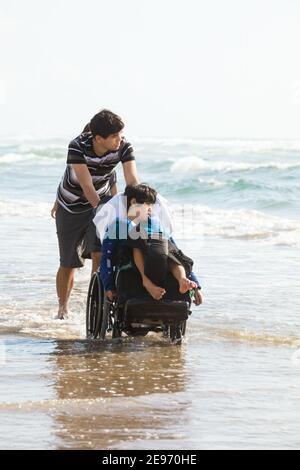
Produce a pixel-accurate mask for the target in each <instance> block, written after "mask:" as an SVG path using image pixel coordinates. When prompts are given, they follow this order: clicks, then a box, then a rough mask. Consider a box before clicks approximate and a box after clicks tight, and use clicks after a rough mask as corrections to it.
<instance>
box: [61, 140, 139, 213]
mask: <svg viewBox="0 0 300 470" xmlns="http://www.w3.org/2000/svg"><path fill="white" fill-rule="evenodd" d="M132 160H135V157H134V155H133V148H132V146H131V145H130V143H129V142H126V140H125V139H124V138H123V140H122V142H121V145H120V147H119V149H118V150H108V151H107V152H106V153H105V154H104V155H102V156H101V157H98V156H97V155H96V154H95V152H94V150H93V136H92V134H91V133H90V132H86V133H83V134H81V135H80V136H78V137H76V139H74V140H72V141H71V142H70V144H69V149H68V157H67V167H66V170H65V172H64V175H63V177H62V180H61V182H60V184H59V186H58V189H57V201H58V203H59V204H60V205H61V206H63V207H64V208H65V209H66V210H67V211H68V212H71V213H73V214H78V213H81V212H87V211H89V210H91V207H92V206H91V204H90V203H89V201H88V200H87V199H86V197H85V195H84V193H83V190H82V188H81V186H80V184H79V182H78V179H77V177H76V175H75V171H74V169H73V167H72V164H73V163H75V164H77V163H82V164H85V165H87V167H88V169H89V172H90V174H91V177H92V181H93V185H94V188H95V190H96V191H97V193H98V195H99V197H100V198H101V197H102V196H106V195H108V194H109V191H110V186H111V185H112V184H113V183H114V182H115V181H116V176H115V175H116V172H115V167H116V165H117V164H118V163H119V162H122V163H126V162H130V161H132Z"/></svg>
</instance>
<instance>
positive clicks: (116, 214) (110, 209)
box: [93, 193, 173, 243]
mask: <svg viewBox="0 0 300 470" xmlns="http://www.w3.org/2000/svg"><path fill="white" fill-rule="evenodd" d="M151 214H152V215H153V216H154V217H157V218H158V219H159V221H160V224H161V228H162V230H163V232H164V233H165V234H167V235H168V236H169V237H170V236H171V235H172V233H173V226H172V219H171V213H170V211H169V208H168V203H167V200H166V199H165V198H164V197H163V196H161V195H160V194H157V197H156V202H155V204H153V206H152V209H151ZM117 218H118V219H119V220H124V221H125V220H127V198H126V196H124V193H118V194H116V195H115V196H113V197H112V198H111V199H110V200H109V201H108V202H106V203H105V204H104V205H103V206H102V207H101V208H100V209H99V211H98V212H97V214H96V216H95V217H94V219H93V222H94V224H95V225H96V229H97V235H98V237H99V238H100V241H101V243H103V240H104V236H105V233H106V231H107V229H108V227H110V232H111V229H112V232H114V233H115V229H114V230H113V227H115V226H116V219H117ZM122 235H123V236H122ZM110 238H111V233H110ZM120 238H127V237H126V234H120Z"/></svg>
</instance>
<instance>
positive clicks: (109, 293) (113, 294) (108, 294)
mask: <svg viewBox="0 0 300 470" xmlns="http://www.w3.org/2000/svg"><path fill="white" fill-rule="evenodd" d="M105 295H106V297H107V298H108V299H109V300H110V301H111V302H112V301H113V300H114V299H116V298H117V293H116V291H113V290H107V291H106V292H105Z"/></svg>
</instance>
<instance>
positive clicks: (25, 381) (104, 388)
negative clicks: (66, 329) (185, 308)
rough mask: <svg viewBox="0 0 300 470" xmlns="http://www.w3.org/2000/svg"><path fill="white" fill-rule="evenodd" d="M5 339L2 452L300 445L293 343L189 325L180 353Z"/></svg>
mask: <svg viewBox="0 0 300 470" xmlns="http://www.w3.org/2000/svg"><path fill="white" fill-rule="evenodd" d="M193 323H194V325H193V326H194V327H195V326H196V325H197V323H198V321H197V320H194V322H193ZM0 338H1V345H2V363H1V365H0V368H1V387H0V415H1V436H0V447H1V448H2V449H16V448H18V449H203V448H204V449H205V448H253V447H255V448H266V447H268V448H278V447H285V448H297V446H299V436H300V425H299V420H297V419H295V410H296V409H297V406H298V400H299V385H300V379H299V364H298V363H297V361H295V360H294V361H293V360H292V359H293V358H292V353H293V351H294V349H292V348H291V346H290V345H287V344H276V343H275V344H274V343H273V342H272V341H270V340H269V339H268V338H265V339H263V338H261V339H259V338H256V339H255V338H246V341H245V338H235V337H228V335H227V337H222V332H221V331H213V330H209V329H206V330H205V331H202V334H201V335H199V333H195V332H193V331H192V329H191V325H190V327H189V330H188V337H187V340H186V341H185V343H184V344H183V345H182V346H181V347H179V346H173V345H170V344H169V343H168V342H167V341H166V340H163V339H162V338H161V337H159V336H158V335H152V336H150V337H146V338H142V339H138V338H135V339H130V338H124V339H123V340H122V341H121V342H120V341H112V340H108V341H107V342H105V343H100V342H98V341H92V342H91V341H86V340H75V341H74V340H66V341H64V340H45V339H38V338H32V337H30V336H19V335H7V336H6V335H5V336H1V337H0ZM278 355H279V356H280V362H281V366H280V367H276V362H275V357H276V356H278ZM294 359H295V357H294Z"/></svg>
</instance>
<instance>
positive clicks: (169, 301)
mask: <svg viewBox="0 0 300 470" xmlns="http://www.w3.org/2000/svg"><path fill="white" fill-rule="evenodd" d="M170 276H171V275H170ZM139 281H140V280H139V279H138V275H137V273H134V270H133V269H132V268H129V269H128V268H127V269H126V268H125V269H122V268H121V269H119V270H118V271H117V274H116V289H117V300H115V301H110V300H109V299H108V298H107V297H106V296H105V294H104V289H103V284H102V281H101V278H100V273H99V271H97V272H96V273H94V274H93V275H92V277H91V280H90V284H89V288H88V295H87V305H86V336H87V338H88V339H100V340H105V338H107V337H108V336H111V337H112V338H121V336H122V334H123V333H125V334H126V335H127V336H146V335H147V334H148V333H149V332H151V331H152V332H160V333H161V334H162V336H163V337H164V338H168V339H169V340H170V341H171V343H174V344H181V342H182V339H183V337H184V335H185V332H186V322H187V319H188V317H189V315H190V314H191V310H190V308H191V299H190V296H189V295H188V294H179V293H178V285H176V281H175V279H174V281H175V284H174V285H176V293H177V295H175V296H174V297H175V298H170V296H169V298H166V299H164V300H154V299H153V298H151V297H150V296H149V294H148V295H147V293H146V291H145V290H144V288H143V287H142V286H141V282H139ZM139 284H140V287H139V288H138V287H137V288H136V286H138V285H139ZM135 288H136V290H137V291H139V292H138V294H139V295H137V292H134V290H135ZM129 291H131V292H129Z"/></svg>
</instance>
